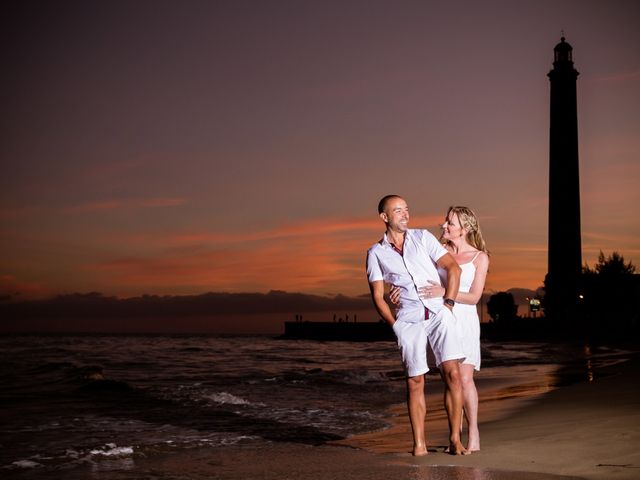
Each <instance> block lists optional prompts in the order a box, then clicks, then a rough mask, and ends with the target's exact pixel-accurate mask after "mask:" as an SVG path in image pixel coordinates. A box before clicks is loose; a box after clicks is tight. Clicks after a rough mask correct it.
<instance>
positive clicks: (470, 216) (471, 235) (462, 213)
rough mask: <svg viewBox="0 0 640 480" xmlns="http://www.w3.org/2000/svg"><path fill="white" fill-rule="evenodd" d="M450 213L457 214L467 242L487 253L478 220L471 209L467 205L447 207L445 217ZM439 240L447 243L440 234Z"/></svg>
mask: <svg viewBox="0 0 640 480" xmlns="http://www.w3.org/2000/svg"><path fill="white" fill-rule="evenodd" d="M451 213H454V214H455V215H457V216H458V220H459V221H460V226H461V227H462V228H466V229H467V236H466V240H467V243H468V244H469V245H471V246H472V247H474V248H477V249H478V250H480V251H481V252H484V253H486V254H487V255H489V250H487V245H486V244H485V242H484V238H483V237H482V230H480V222H479V221H478V217H477V216H476V214H475V213H473V210H471V209H470V208H467V207H449V210H447V216H446V218H447V219H448V218H449V215H450V214H451ZM440 241H442V242H443V243H447V242H446V240H444V239H443V237H442V236H441V237H440Z"/></svg>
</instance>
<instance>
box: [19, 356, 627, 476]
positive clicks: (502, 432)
mask: <svg viewBox="0 0 640 480" xmlns="http://www.w3.org/2000/svg"><path fill="white" fill-rule="evenodd" d="M629 356H632V357H633V358H632V359H631V360H629V361H626V362H621V363H617V364H614V365H609V366H607V367H604V368H600V369H597V370H594V371H589V372H588V378H590V379H589V380H583V381H580V382H577V383H573V384H571V385H568V386H563V387H561V388H558V389H554V390H551V391H548V392H546V393H540V394H539V395H537V396H534V397H531V396H524V397H523V398H527V399H526V400H522V401H515V402H503V405H506V404H509V405H511V407H510V410H509V411H505V412H502V413H503V415H502V416H500V417H499V418H498V417H497V416H496V415H495V412H493V413H494V414H492V418H493V419H492V420H490V421H485V422H481V425H480V427H481V437H482V451H480V452H476V453H474V454H472V455H469V456H464V457H462V456H461V457H454V456H451V455H447V454H445V453H444V452H443V445H445V443H446V431H445V429H444V428H442V425H443V424H442V421H443V419H432V421H431V424H429V423H428V425H427V427H428V436H429V438H428V442H429V451H430V453H429V455H428V456H426V457H420V458H416V457H412V456H411V455H410V454H409V453H408V451H409V450H410V447H411V444H410V438H411V436H410V427H409V424H408V422H407V417H406V414H405V413H404V406H403V405H398V406H396V407H394V408H392V409H391V411H390V415H391V418H390V420H391V422H392V424H393V425H392V426H391V427H390V428H388V429H385V430H382V431H378V432H372V433H368V434H363V435H357V436H353V437H350V438H348V439H347V440H343V441H340V442H338V443H337V444H335V443H334V444H328V445H322V446H311V445H301V444H293V443H281V442H274V443H271V444H268V445H265V446H263V447H260V448H254V447H253V446H248V445H242V444H238V445H230V446H228V447H225V448H213V449H206V448H195V449H192V450H186V451H179V452H170V451H163V452H157V453H155V454H154V453H151V454H147V455H145V456H141V457H136V458H133V459H132V458H127V459H117V458H114V459H113V462H111V463H109V462H106V463H103V464H101V466H100V467H99V468H95V467H94V468H92V469H88V468H87V469H78V470H73V471H72V472H69V474H70V475H67V476H66V477H67V478H95V479H102V478H104V479H136V478H159V479H178V478H180V479H194V480H195V479H228V480H232V479H258V478H260V479H273V480H276V479H278V480H281V479H301V478H307V479H320V480H324V479H347V480H348V479H367V480H378V479H380V480H382V479H384V480H388V479H389V478H394V479H412V480H413V479H416V480H417V479H430V480H440V479H442V480H444V479H456V480H467V479H469V480H506V479H523V480H544V479H547V480H551V479H559V478H564V479H569V478H573V479H576V478H582V479H593V480H598V479H602V480H604V479H607V480H609V479H613V480H632V479H637V478H640V453H639V451H638V445H640V395H639V394H640V378H639V377H640V361H639V360H638V358H637V356H636V355H631V354H629V355H626V357H627V358H628V357H629ZM612 362H616V358H613V359H612ZM587 367H589V366H588V365H587ZM433 396H434V395H431V397H433ZM532 398H533V399H532ZM439 400H440V399H439V398H431V399H430V400H429V401H431V402H434V401H435V402H437V401H439ZM487 416H491V415H485V418H486V417H487ZM482 418H483V415H482V412H481V419H482ZM428 421H429V420H428ZM123 462H124V463H123ZM127 462H128V463H127ZM34 473H35V472H34ZM19 477H20V478H31V477H30V476H29V474H25V475H24V476H23V475H19ZM39 478H43V477H42V476H40V477H39Z"/></svg>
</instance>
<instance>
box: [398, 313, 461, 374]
mask: <svg viewBox="0 0 640 480" xmlns="http://www.w3.org/2000/svg"><path fill="white" fill-rule="evenodd" d="M393 331H394V332H395V334H396V338H397V339H398V347H399V349H400V356H401V357H402V363H403V365H404V368H405V372H406V374H407V376H408V377H416V376H418V375H423V374H425V373H427V372H428V371H429V366H428V365H427V345H429V346H430V347H431V350H432V351H433V354H434V357H435V361H436V366H437V367H439V366H440V364H441V363H442V362H446V361H447V360H460V361H462V360H464V358H465V357H464V353H463V350H462V344H461V341H460V338H459V336H458V329H457V326H456V319H455V318H454V316H453V314H452V313H451V310H449V309H448V308H446V307H445V308H442V309H441V310H440V311H439V312H438V313H433V312H431V311H429V319H428V320H425V321H422V322H417V323H410V322H402V321H401V322H396V323H394V324H393Z"/></svg>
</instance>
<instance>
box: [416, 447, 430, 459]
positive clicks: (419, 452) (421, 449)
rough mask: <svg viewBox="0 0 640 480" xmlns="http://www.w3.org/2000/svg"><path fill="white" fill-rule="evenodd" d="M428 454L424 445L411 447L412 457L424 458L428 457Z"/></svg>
mask: <svg viewBox="0 0 640 480" xmlns="http://www.w3.org/2000/svg"><path fill="white" fill-rule="evenodd" d="M428 454H429V452H428V451H427V446H426V445H416V446H414V447H413V456H414V457H424V456H425V455H428Z"/></svg>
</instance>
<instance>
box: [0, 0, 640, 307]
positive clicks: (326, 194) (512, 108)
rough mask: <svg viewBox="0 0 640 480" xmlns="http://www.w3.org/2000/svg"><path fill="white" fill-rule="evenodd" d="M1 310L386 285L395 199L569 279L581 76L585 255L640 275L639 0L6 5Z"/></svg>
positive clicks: (514, 262) (538, 275)
mask: <svg viewBox="0 0 640 480" xmlns="http://www.w3.org/2000/svg"><path fill="white" fill-rule="evenodd" d="M0 8H1V9H2V15H1V17H2V20H0V22H2V33H1V34H0V35H1V36H2V47H0V48H1V54H2V63H3V65H4V67H5V68H3V70H4V72H3V75H2V79H1V80H0V85H1V89H0V91H1V95H2V98H1V100H2V105H3V114H2V115H1V116H0V122H1V123H0V135H1V137H0V159H1V164H2V175H1V176H0V225H2V227H1V230H0V296H3V297H4V298H5V299H7V298H10V299H13V300H21V299H36V298H47V297H51V296H54V295H59V294H69V293H74V292H80V293H81V292H101V293H103V294H105V295H111V296H116V297H119V298H127V297H132V296H138V295H143V294H158V295H198V294H202V293H206V292H228V293H241V292H259V293H266V292H269V291H271V290H282V291H286V292H301V293H305V294H311V295H320V296H323V295H324V296H326V295H336V294H343V295H347V296H357V295H362V294H366V293H367V292H368V286H367V282H366V277H365V273H364V260H365V255H366V251H367V249H368V248H369V247H370V246H371V245H372V244H373V243H374V242H375V241H377V240H378V239H379V238H380V237H381V235H382V232H383V230H384V225H383V224H382V222H381V221H380V219H379V218H378V215H377V211H376V207H377V203H378V200H379V199H380V198H381V197H382V196H383V195H386V194H389V193H393V194H399V195H402V196H403V197H404V198H405V199H406V200H407V202H408V204H409V207H410V210H411V215H412V217H411V226H413V227H421V228H428V229H429V230H430V231H432V233H434V234H438V232H439V228H438V224H439V223H440V222H441V221H442V220H443V217H444V214H445V212H446V209H447V207H448V206H450V205H454V204H457V205H466V206H469V207H471V208H472V209H474V210H475V212H476V213H477V215H478V216H479V218H480V223H481V226H482V229H483V232H484V236H485V239H486V242H487V245H488V247H489V249H490V251H491V254H492V256H491V266H490V271H489V275H488V278H487V283H486V290H487V291H488V292H497V291H501V290H506V289H509V288H513V287H518V288H528V289H535V288H537V287H539V286H541V285H542V282H543V280H544V276H545V274H546V270H547V193H548V185H547V183H548V148H549V147H548V141H549V133H548V131H549V81H548V78H547V76H546V75H547V73H548V72H549V70H550V69H551V68H552V62H553V48H554V46H555V45H556V44H557V43H558V42H559V41H560V37H561V35H562V33H563V32H564V35H565V37H566V40H567V42H569V43H570V44H571V45H572V46H573V49H574V50H573V60H574V62H575V67H576V69H577V70H578V71H579V72H580V75H579V77H578V86H577V88H578V126H579V156H580V173H581V179H580V182H581V202H582V203H581V208H582V241H583V262H586V263H588V264H590V265H591V266H593V264H594V263H595V261H596V259H597V256H598V253H599V251H600V250H602V251H603V252H604V253H605V254H610V253H611V252H613V251H618V252H620V253H621V254H622V255H623V256H624V258H625V260H630V261H632V262H633V263H634V264H635V265H640V242H639V241H638V237H639V234H640V227H639V222H638V219H637V218H638V216H637V211H636V206H637V205H638V203H639V201H640V194H639V193H638V192H639V189H638V183H639V182H638V180H639V179H640V161H639V160H640V29H638V28H637V26H638V24H640V4H639V3H638V2H636V1H616V0H613V1H606V2H605V1H563V2H558V1H517V2H513V1H494V0H490V1H483V2H476V1H451V2H444V1H442V2H440V1H429V0H422V1H376V0H370V1H349V0H345V1H304V0H301V1H284V0H277V1H276V0H272V1H257V0H256V1H242V0H240V1H236V0H234V1H135V2H126V1H117V2H105V1H103V2H98V1H93V2H87V1H73V2H72V1H64V0H63V1H58V2H29V1H20V2H3V6H2V7H0Z"/></svg>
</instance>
